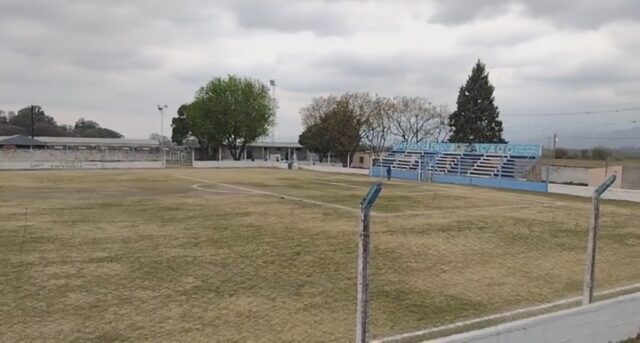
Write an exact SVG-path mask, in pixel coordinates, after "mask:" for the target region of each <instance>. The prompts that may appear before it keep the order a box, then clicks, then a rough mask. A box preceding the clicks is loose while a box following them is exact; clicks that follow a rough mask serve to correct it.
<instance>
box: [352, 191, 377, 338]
mask: <svg viewBox="0 0 640 343" xmlns="http://www.w3.org/2000/svg"><path fill="white" fill-rule="evenodd" d="M381 191H382V183H380V182H379V183H376V184H374V185H373V186H371V188H370V189H369V191H368V192H367V195H366V196H365V197H364V198H363V199H362V202H361V203H360V240H359V244H358V303H357V310H356V312H357V313H356V343H366V342H367V332H368V319H369V246H370V244H369V236H370V232H371V228H370V223H371V207H372V206H373V204H374V203H375V201H376V199H377V198H378V196H379V195H380V192H381Z"/></svg>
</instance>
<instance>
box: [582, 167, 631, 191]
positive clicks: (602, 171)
mask: <svg viewBox="0 0 640 343" xmlns="http://www.w3.org/2000/svg"><path fill="white" fill-rule="evenodd" d="M622 171H623V170H622V166H608V167H606V168H592V169H589V186H590V187H598V186H600V185H601V184H602V182H603V181H604V180H605V179H606V178H607V177H609V176H611V175H615V176H616V177H617V178H616V181H615V182H614V183H613V185H611V188H622Z"/></svg>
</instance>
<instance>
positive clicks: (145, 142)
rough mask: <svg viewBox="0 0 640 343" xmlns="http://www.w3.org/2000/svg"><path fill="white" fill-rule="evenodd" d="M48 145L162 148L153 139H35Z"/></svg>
mask: <svg viewBox="0 0 640 343" xmlns="http://www.w3.org/2000/svg"><path fill="white" fill-rule="evenodd" d="M35 138H37V139H38V140H40V141H42V142H45V143H47V145H90V146H92V145H95V146H160V143H159V142H158V141H156V140H152V139H127V138H93V137H35Z"/></svg>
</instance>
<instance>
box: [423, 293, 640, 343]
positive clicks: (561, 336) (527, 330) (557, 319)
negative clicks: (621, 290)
mask: <svg viewBox="0 0 640 343" xmlns="http://www.w3.org/2000/svg"><path fill="white" fill-rule="evenodd" d="M638 333H640V293H635V294H631V295H626V296H621V297H617V298H614V299H610V300H605V301H600V302H596V303H593V304H591V305H587V306H581V307H578V308H573V309H570V310H565V311H560V312H555V313H550V314H546V315H542V316H538V317H533V318H529V319H524V320H519V321H515V322H510V323H506V324H502V325H497V326H493V327H489V328H486V329H482V330H476V331H470V332H467V333H463V334H459V335H453V336H449V337H444V338H439V339H435V340H431V341H429V342H432V343H463V342H465V343H480V342H481V343H504V342H511V343H518V342H540V343H544V342H563V343H583V342H590V343H607V342H620V341H623V340H626V339H629V338H632V337H636V335H638Z"/></svg>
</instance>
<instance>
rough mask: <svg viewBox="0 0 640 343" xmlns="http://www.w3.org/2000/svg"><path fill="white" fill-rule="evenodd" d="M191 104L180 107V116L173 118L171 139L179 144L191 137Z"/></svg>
mask: <svg viewBox="0 0 640 343" xmlns="http://www.w3.org/2000/svg"><path fill="white" fill-rule="evenodd" d="M188 107H189V104H184V105H181V106H180V107H178V116H177V117H175V118H173V119H171V141H172V142H174V143H177V144H183V141H184V140H185V139H186V138H187V137H189V132H190V128H189V122H188V121H187V108H188Z"/></svg>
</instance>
